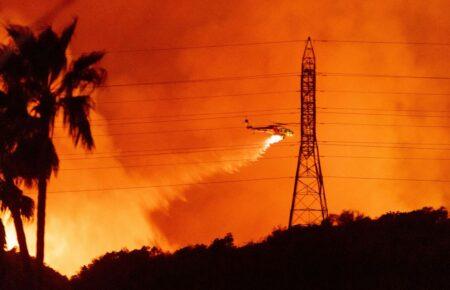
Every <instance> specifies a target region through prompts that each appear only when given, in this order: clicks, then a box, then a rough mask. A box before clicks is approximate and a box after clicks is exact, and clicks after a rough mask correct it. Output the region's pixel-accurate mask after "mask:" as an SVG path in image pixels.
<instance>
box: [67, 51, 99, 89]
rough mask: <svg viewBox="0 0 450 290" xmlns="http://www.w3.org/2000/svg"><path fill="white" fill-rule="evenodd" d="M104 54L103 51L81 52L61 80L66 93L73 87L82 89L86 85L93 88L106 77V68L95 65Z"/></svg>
mask: <svg viewBox="0 0 450 290" xmlns="http://www.w3.org/2000/svg"><path fill="white" fill-rule="evenodd" d="M103 56H104V53H103V52H98V51H96V52H92V53H89V54H83V55H81V56H80V57H79V58H78V59H76V60H75V61H74V62H73V63H72V65H71V68H70V70H69V71H68V72H67V74H66V75H65V78H64V80H63V88H64V89H65V90H66V91H67V92H66V94H68V95H70V94H72V91H73V90H74V89H79V90H81V91H83V90H84V89H85V88H86V87H88V86H89V87H92V88H95V87H97V86H99V85H101V84H102V83H103V82H104V81H105V79H106V70H104V69H102V68H98V67H95V66H94V65H95V64H96V63H98V62H99V61H100V60H101V59H102V58H103Z"/></svg>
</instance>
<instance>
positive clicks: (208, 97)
mask: <svg viewBox="0 0 450 290" xmlns="http://www.w3.org/2000/svg"><path fill="white" fill-rule="evenodd" d="M285 93H298V90H285V91H281V90H280V91H267V92H252V93H236V94H222V95H204V96H193V97H183V98H180V97H176V98H155V99H140V100H120V101H110V100H108V101H101V104H117V103H119V104H122V103H136V102H158V101H175V100H190V99H212V98H225V97H242V96H256V95H271V94H285Z"/></svg>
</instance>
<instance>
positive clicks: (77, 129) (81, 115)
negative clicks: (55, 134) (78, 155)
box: [61, 95, 95, 150]
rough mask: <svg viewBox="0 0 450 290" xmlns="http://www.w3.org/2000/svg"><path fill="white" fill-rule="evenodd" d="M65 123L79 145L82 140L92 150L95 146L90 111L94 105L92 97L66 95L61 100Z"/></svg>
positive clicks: (85, 146)
mask: <svg viewBox="0 0 450 290" xmlns="http://www.w3.org/2000/svg"><path fill="white" fill-rule="evenodd" d="M61 106H62V108H63V124H64V126H68V127H69V135H70V136H71V137H72V140H73V141H74V143H75V146H77V145H78V144H79V143H80V141H81V144H82V146H83V147H84V148H86V149H87V150H92V149H93V148H94V146H95V144H94V138H93V137H92V131H91V124H90V121H89V112H90V110H91V109H92V107H93V104H92V100H91V97H90V96H88V95H86V96H75V97H65V98H63V99H62V100H61Z"/></svg>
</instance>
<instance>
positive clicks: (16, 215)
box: [11, 205, 30, 267]
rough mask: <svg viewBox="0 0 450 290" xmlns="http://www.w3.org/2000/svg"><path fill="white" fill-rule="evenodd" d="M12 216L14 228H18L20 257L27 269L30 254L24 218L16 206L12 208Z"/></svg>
mask: <svg viewBox="0 0 450 290" xmlns="http://www.w3.org/2000/svg"><path fill="white" fill-rule="evenodd" d="M11 214H12V217H13V220H14V227H15V228H16V235H17V242H18V243H19V249H20V255H21V256H22V260H23V262H24V266H25V267H29V266H30V254H29V253H28V246H27V238H26V236H25V231H24V229H23V222H22V217H21V216H20V210H19V208H18V207H17V206H16V205H14V206H13V207H12V208H11Z"/></svg>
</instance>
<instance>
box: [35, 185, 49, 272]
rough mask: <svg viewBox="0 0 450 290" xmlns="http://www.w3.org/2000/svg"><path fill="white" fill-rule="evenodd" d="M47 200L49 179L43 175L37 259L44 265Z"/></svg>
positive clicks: (39, 196) (38, 220) (39, 191)
mask: <svg viewBox="0 0 450 290" xmlns="http://www.w3.org/2000/svg"><path fill="white" fill-rule="evenodd" d="M46 201H47V179H46V178H45V177H41V178H40V179H39V181H38V208H37V237H36V260H37V262H38V264H40V265H43V263H44V235H45V206H46Z"/></svg>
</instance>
